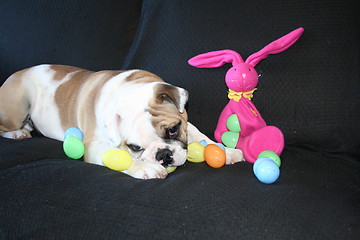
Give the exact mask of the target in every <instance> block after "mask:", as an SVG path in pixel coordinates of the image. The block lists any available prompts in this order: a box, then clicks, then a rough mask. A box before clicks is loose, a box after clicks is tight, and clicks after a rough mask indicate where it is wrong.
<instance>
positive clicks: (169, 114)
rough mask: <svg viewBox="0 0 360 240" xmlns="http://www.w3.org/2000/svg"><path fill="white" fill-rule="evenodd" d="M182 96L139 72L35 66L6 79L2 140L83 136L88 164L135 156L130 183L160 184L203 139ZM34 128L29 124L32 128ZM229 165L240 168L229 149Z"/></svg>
mask: <svg viewBox="0 0 360 240" xmlns="http://www.w3.org/2000/svg"><path fill="white" fill-rule="evenodd" d="M187 100H188V93H187V91H186V90H184V89H182V88H179V87H175V86H173V85H170V84H168V83H165V82H164V81H163V80H162V79H161V78H160V77H158V76H156V75H154V74H152V73H150V72H147V71H142V70H129V71H99V72H92V71H88V70H85V69H80V68H76V67H71V66H62V65H39V66H35V67H32V68H28V69H25V70H22V71H19V72H16V73H14V74H13V75H11V76H10V77H9V78H8V79H7V80H6V82H5V83H4V84H3V85H2V86H1V88H0V135H2V136H3V137H6V138H13V139H22V138H29V137H31V135H30V132H31V131H32V130H33V127H35V128H36V129H37V130H38V131H40V132H41V133H42V134H43V135H44V136H46V137H49V138H53V139H57V140H60V141H63V138H64V133H65V131H66V130H67V129H68V128H70V127H78V128H80V129H81V130H82V132H83V133H84V140H83V142H84V144H85V149H86V151H85V155H84V160H85V161H86V162H88V163H93V164H99V165H103V163H102V160H101V158H102V154H103V153H104V152H105V151H107V150H110V149H114V148H121V149H125V150H127V151H129V153H130V154H131V155H132V157H133V164H132V166H131V167H130V168H129V169H128V170H126V171H124V172H125V173H126V174H128V175H130V176H133V177H135V178H141V179H150V178H165V177H166V176H167V174H168V172H167V170H166V168H165V167H167V166H180V165H182V164H184V163H185V161H186V155H187V144H188V143H189V142H193V141H200V140H202V139H206V140H207V141H208V142H212V141H211V140H210V139H209V138H208V137H206V136H205V135H204V134H202V133H201V132H200V131H199V130H198V129H197V128H196V127H194V126H193V125H192V124H190V123H188V122H187V120H188V116H187V113H186V110H185V104H186V102H187ZM30 122H31V123H32V124H29V123H30ZM226 155H227V156H226V157H227V164H233V163H235V162H239V161H243V160H244V159H243V155H242V152H241V151H240V150H236V149H226Z"/></svg>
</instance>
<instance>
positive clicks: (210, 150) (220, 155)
mask: <svg viewBox="0 0 360 240" xmlns="http://www.w3.org/2000/svg"><path fill="white" fill-rule="evenodd" d="M204 158H205V161H206V163H207V164H208V165H209V166H210V167H213V168H221V167H222V166H224V164H225V162H226V155H225V152H224V150H222V149H221V147H219V146H217V145H215V144H208V145H207V146H206V147H205V150H204Z"/></svg>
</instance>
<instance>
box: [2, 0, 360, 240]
mask: <svg viewBox="0 0 360 240" xmlns="http://www.w3.org/2000/svg"><path fill="white" fill-rule="evenodd" d="M0 16H1V21H0V42H1V44H0V76H1V80H0V81H1V82H3V81H5V79H6V78H7V77H8V76H9V75H10V74H11V73H12V72H14V71H17V70H20V69H22V68H25V67H29V66H32V65H36V64H40V63H59V64H69V65H75V66H79V67H85V68H88V69H91V70H99V69H119V68H123V69H125V68H141V69H146V70H150V71H152V72H154V73H156V74H158V75H160V76H161V77H163V78H164V79H166V80H167V81H168V82H170V83H173V84H175V85H179V86H182V87H184V88H186V89H187V90H189V92H190V101H189V103H188V106H187V109H188V112H189V117H190V120H191V121H192V122H193V123H194V124H195V125H196V126H198V127H199V128H200V129H201V130H202V131H204V132H206V133H207V134H209V135H210V136H212V133H213V130H214V128H215V125H216V122H217V117H218V115H219V114H220V111H221V110H222V108H223V107H224V106H225V104H226V103H227V101H228V100H227V97H226V91H227V89H226V86H225V83H224V75H225V73H226V70H227V69H228V68H229V66H223V67H221V68H218V69H196V68H193V67H191V66H189V65H187V60H188V59H189V58H191V57H193V56H194V55H197V54H199V53H203V52H207V51H212V50H220V49H225V48H228V49H233V50H236V51H238V52H239V53H240V54H241V55H242V56H243V57H244V58H246V57H248V56H249V55H251V54H252V53H254V52H256V51H258V50H260V49H261V48H262V47H264V46H265V45H266V44H268V43H270V42H271V41H273V40H275V39H277V38H279V37H281V36H283V35H284V34H286V33H288V32H290V31H291V30H293V29H295V28H297V27H300V26H302V27H304V28H305V32H304V34H303V36H302V37H301V38H300V40H299V41H298V42H297V43H296V44H295V45H294V46H292V47H291V48H289V49H288V50H287V51H285V52H283V53H281V54H277V55H272V56H270V57H268V58H267V59H265V60H264V61H262V62H261V63H260V64H259V65H258V66H257V67H256V69H257V71H258V72H259V73H261V74H262V77H261V78H260V80H259V85H258V91H256V92H255V94H254V98H253V101H254V103H255V105H256V106H257V108H258V109H259V110H260V112H261V114H262V116H263V117H264V119H265V120H266V121H267V123H268V124H271V125H275V126H278V127H279V128H281V130H282V131H283V132H284V134H285V139H286V147H285V149H284V152H283V154H282V156H281V158H282V166H281V174H280V178H279V179H278V181H277V182H275V183H274V184H271V185H265V184H262V183H260V182H259V181H258V180H257V179H256V177H255V176H254V174H253V172H252V165H251V164H250V163H244V162H243V163H238V164H235V165H233V166H225V167H223V168H220V169H213V168H210V167H209V166H207V165H206V164H205V163H200V164H194V163H189V162H188V163H186V164H185V165H184V166H183V167H181V168H178V169H177V170H176V171H175V172H174V173H172V174H170V175H169V176H168V178H167V179H165V180H148V181H142V180H137V179H133V178H131V177H128V176H126V175H124V174H122V173H118V172H115V171H112V170H109V169H107V168H104V167H101V166H97V165H92V164H87V163H84V162H82V161H75V160H70V159H68V158H67V157H66V156H65V154H64V153H63V150H62V143H61V142H58V141H55V140H51V139H48V138H44V137H40V136H37V137H34V138H32V139H26V140H22V141H14V140H9V139H4V138H0V239H201V238H204V237H205V238H207V239H357V238H358V236H359V235H360V229H359V223H360V188H359V186H360V161H359V158H360V152H359V148H360V147H359V143H360V139H359V136H360V132H359V131H360V130H359V120H360V119H359V116H360V112H359V111H360V106H359V98H358V95H357V94H358V92H359V90H360V79H359V38H360V36H359V16H358V10H357V8H356V7H355V2H352V1H322V0H319V1H265V0H261V1H260V0H259V1H247V0H241V1H216V0H211V1H205V0H197V1H180V0H160V1H159V0H144V1H111V0H108V1H104V0H102V1H100V0H94V1H85V0H72V1H70V0H59V1H56V2H54V3H53V2H51V3H50V2H48V1H42V0H36V1H31V3H30V2H24V1H1V2H0ZM135 32H136V36H135ZM121 66H122V67H121Z"/></svg>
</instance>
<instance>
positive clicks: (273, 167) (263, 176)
mask: <svg viewBox="0 0 360 240" xmlns="http://www.w3.org/2000/svg"><path fill="white" fill-rule="evenodd" d="M258 161H259V162H258ZM257 162H258V163H257ZM253 171H254V173H255V176H256V177H257V179H258V180H259V181H260V182H262V183H265V184H271V183H274V182H275V181H276V180H277V179H278V178H279V175H280V169H279V167H278V165H277V164H276V163H275V162H274V161H273V160H272V159H270V158H259V159H258V160H256V161H255V164H254V166H253Z"/></svg>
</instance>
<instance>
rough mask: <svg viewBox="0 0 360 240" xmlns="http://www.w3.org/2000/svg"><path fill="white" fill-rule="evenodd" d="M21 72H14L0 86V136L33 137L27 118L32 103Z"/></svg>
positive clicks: (14, 137)
mask: <svg viewBox="0 0 360 240" xmlns="http://www.w3.org/2000/svg"><path fill="white" fill-rule="evenodd" d="M20 85H21V72H17V73H14V74H13V75H12V76H10V77H9V78H8V79H7V80H6V82H5V83H4V84H3V85H2V86H1V88H0V136H3V137H6V138H13V139H23V138H29V137H31V135H30V132H31V131H32V128H31V127H30V125H29V124H26V122H25V120H26V118H27V116H28V114H29V109H30V104H29V102H28V99H27V96H26V89H24V87H21V86H20Z"/></svg>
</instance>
